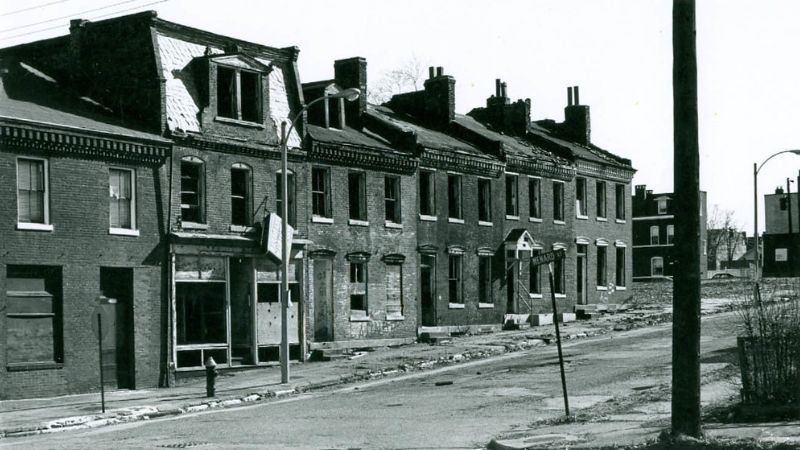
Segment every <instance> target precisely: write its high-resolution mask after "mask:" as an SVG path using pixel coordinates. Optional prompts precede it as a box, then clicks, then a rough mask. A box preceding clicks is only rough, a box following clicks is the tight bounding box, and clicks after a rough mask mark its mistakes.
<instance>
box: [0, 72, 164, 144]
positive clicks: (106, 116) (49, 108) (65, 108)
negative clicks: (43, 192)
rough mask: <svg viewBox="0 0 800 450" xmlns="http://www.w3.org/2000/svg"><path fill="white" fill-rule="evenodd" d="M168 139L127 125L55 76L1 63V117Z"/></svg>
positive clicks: (63, 126) (128, 135)
mask: <svg viewBox="0 0 800 450" xmlns="http://www.w3.org/2000/svg"><path fill="white" fill-rule="evenodd" d="M3 118H6V119H16V120H22V121H29V122H32V123H37V124H43V125H51V126H55V127H60V128H71V129H76V130H85V131H90V132H100V133H109V134H114V135H117V136H123V137H129V138H137V139H146V140H150V141H160V142H169V141H167V140H166V139H163V138H161V137H160V136H158V135H157V134H152V133H145V132H142V131H138V130H135V129H132V128H130V127H128V126H125V125H124V124H123V123H121V121H120V120H119V119H117V118H115V117H114V116H112V115H111V114H110V110H109V109H108V108H106V107H104V106H103V105H101V104H99V103H98V102H96V101H94V100H92V99H90V98H88V97H80V96H78V95H76V94H74V93H72V92H71V91H69V90H67V89H65V88H64V87H63V86H61V85H60V84H59V83H58V81H56V79H55V78H54V77H52V76H50V75H48V74H47V73H44V72H43V71H41V70H39V69H37V68H36V67H34V66H33V65H31V64H28V63H27V62H23V61H12V60H5V61H2V63H0V119H3Z"/></svg>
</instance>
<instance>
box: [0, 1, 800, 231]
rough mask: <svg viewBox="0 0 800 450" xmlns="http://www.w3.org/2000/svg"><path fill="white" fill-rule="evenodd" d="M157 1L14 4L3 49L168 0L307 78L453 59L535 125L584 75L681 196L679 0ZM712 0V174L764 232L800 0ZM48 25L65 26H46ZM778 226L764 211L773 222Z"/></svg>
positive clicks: (4, 14)
mask: <svg viewBox="0 0 800 450" xmlns="http://www.w3.org/2000/svg"><path fill="white" fill-rule="evenodd" d="M156 1H157V0H128V1H125V0H105V1H100V0H60V1H59V0H36V1H31V2H24V3H23V2H11V1H4V2H2V3H0V30H1V31H0V46H2V47H6V46H10V45H14V44H18V43H23V42H29V41H33V40H38V39H44V38H47V37H52V36H58V35H63V34H66V33H67V32H68V20H69V18H77V17H81V18H86V19H94V18H97V20H100V19H101V18H106V17H110V16H112V15H119V14H126V13H131V12H135V11H139V10H143V9H155V10H157V11H158V15H159V17H161V18H163V19H166V20H169V21H172V22H177V23H180V24H184V25H189V26H192V27H195V28H201V29H205V30H209V31H212V32H216V33H220V34H224V35H228V36H232V37H236V38H240V39H245V40H249V41H253V42H257V43H261V44H265V45H270V46H275V47H284V46H291V45H296V46H298V47H300V49H301V51H300V59H299V66H300V75H301V79H302V81H303V82H308V81H314V80H319V79H326V78H331V77H332V75H333V60H335V59H339V58H346V57H350V56H363V57H365V58H367V62H368V67H369V75H368V77H369V80H370V82H376V81H377V80H379V79H380V78H381V76H382V75H383V74H384V73H385V72H386V71H388V70H391V69H393V68H396V67H398V66H400V65H402V64H403V63H404V62H405V61H407V60H409V59H410V58H412V57H416V58H417V59H418V60H421V61H423V62H425V63H426V65H435V66H443V67H444V71H445V73H446V74H448V75H452V76H454V77H455V79H456V109H457V111H458V112H461V113H466V112H468V111H469V110H470V109H472V108H474V107H477V106H482V105H484V103H485V100H486V97H488V96H489V95H491V94H492V93H493V92H494V79H495V78H502V79H503V80H504V81H506V82H507V83H508V94H509V96H510V97H511V98H512V99H517V98H530V99H531V100H532V103H533V107H532V117H533V119H535V120H538V119H544V118H551V119H555V120H559V121H560V120H563V115H564V112H563V109H564V106H565V105H566V102H567V99H566V96H567V95H566V87H567V86H573V85H577V86H580V95H581V97H580V98H581V103H583V104H588V105H590V106H591V114H592V141H593V142H594V143H595V144H596V145H599V146H600V147H603V148H605V149H607V150H609V151H612V152H614V153H616V154H618V155H621V156H624V157H627V158H630V159H631V160H632V161H633V165H634V167H635V168H636V169H637V170H638V172H637V174H636V176H635V177H634V179H633V183H634V184H646V185H648V188H649V189H653V190H655V191H656V192H663V191H671V190H672V153H673V148H672V47H671V21H672V12H671V10H672V2H671V1H668V0H627V1H623V0H615V1H611V0H603V1H599V0H547V1H544V0H541V1H531V0H513V1H511V0H506V1H488V0H480V1H479V0H439V1H433V0H403V1H393V2H389V1H374V0H337V1H322V0H317V1H312V0H294V1H281V2H274V1H244V0H225V1H210V0H167V1H165V0H162V1H160V2H157V3H155V4H150V3H153V2H156ZM40 5H41V7H40V8H37V9H34V10H31V11H26V12H20V13H15V14H8V13H9V12H14V11H16V10H19V9H23V8H29V7H36V6H40ZM111 5H114V6H111ZM98 8H104V9H98ZM697 8H698V10H697V45H698V66H699V105H700V152H701V182H700V183H701V187H702V189H704V190H706V191H707V192H708V204H709V210H710V209H711V208H712V207H713V205H715V204H716V205H719V207H720V208H723V209H732V210H735V212H736V218H737V221H738V222H739V223H740V224H741V225H742V226H744V228H745V229H746V230H747V232H748V234H751V233H752V225H753V176H752V172H753V163H754V162H758V163H759V164H760V163H761V162H762V161H763V160H764V159H766V158H767V157H768V156H769V155H771V154H773V153H775V152H777V151H780V150H784V149H788V148H800V126H799V125H800V120H798V119H800V57H798V54H800V52H798V48H800V26H798V23H797V21H798V19H800V2H797V1H793V0H783V1H777V0H773V1H758V2H755V1H737V0H700V1H698V6H697ZM124 10H130V11H126V12H124V13H122V11H124ZM101 16H106V17H101ZM51 19H57V20H51ZM35 23H38V24H36V25H33V26H27V25H31V24H35ZM46 28H52V29H49V30H46V31H43V32H40V33H33V32H35V31H38V30H42V29H46ZM20 35H22V36H20ZM798 170H800V157H798V156H794V155H791V154H787V155H781V156H778V157H776V158H774V159H773V160H772V161H770V162H769V163H768V164H767V165H766V166H764V169H763V170H762V171H761V173H760V174H759V191H760V195H759V196H760V197H761V194H763V193H767V192H770V193H771V192H773V191H774V189H775V187H776V186H778V185H784V186H785V184H786V178H787V177H792V178H794V179H796V177H797V176H798ZM796 189H797V186H796V182H795V183H793V184H792V191H795V190H796ZM762 199H763V197H762ZM760 211H763V207H761V206H760ZM763 223H764V221H763V214H762V215H761V217H760V218H759V224H760V226H759V228H760V229H761V230H763Z"/></svg>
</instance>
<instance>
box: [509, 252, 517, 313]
mask: <svg viewBox="0 0 800 450" xmlns="http://www.w3.org/2000/svg"><path fill="white" fill-rule="evenodd" d="M514 256H515V255H514V252H513V251H509V252H507V254H506V265H507V266H508V268H507V269H506V297H507V304H506V314H518V313H519V302H518V301H517V274H516V271H517V270H519V261H517V260H516V259H515V258H514Z"/></svg>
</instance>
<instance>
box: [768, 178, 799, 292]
mask: <svg viewBox="0 0 800 450" xmlns="http://www.w3.org/2000/svg"><path fill="white" fill-rule="evenodd" d="M764 218H765V227H764V234H763V239H764V241H763V249H764V250H763V254H762V258H763V259H762V264H763V269H762V270H763V276H765V277H788V276H798V275H800V202H798V194H797V192H792V193H791V194H787V193H786V192H784V190H783V188H778V189H776V190H775V193H774V194H767V195H765V196H764ZM790 224H791V229H790V228H789V227H790Z"/></svg>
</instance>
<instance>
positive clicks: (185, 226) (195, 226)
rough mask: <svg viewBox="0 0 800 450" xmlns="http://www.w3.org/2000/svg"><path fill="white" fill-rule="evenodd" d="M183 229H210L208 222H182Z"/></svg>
mask: <svg viewBox="0 0 800 450" xmlns="http://www.w3.org/2000/svg"><path fill="white" fill-rule="evenodd" d="M181 229H182V230H208V224H207V223H197V222H181Z"/></svg>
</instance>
